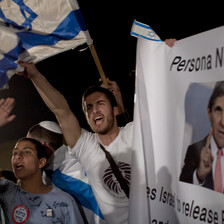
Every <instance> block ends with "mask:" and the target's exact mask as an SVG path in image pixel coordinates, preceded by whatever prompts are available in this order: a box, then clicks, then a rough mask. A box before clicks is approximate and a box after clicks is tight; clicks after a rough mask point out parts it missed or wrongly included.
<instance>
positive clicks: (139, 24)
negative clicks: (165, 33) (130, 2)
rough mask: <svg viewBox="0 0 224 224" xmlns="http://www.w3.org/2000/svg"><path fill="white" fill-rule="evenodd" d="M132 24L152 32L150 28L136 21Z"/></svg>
mask: <svg viewBox="0 0 224 224" xmlns="http://www.w3.org/2000/svg"><path fill="white" fill-rule="evenodd" d="M134 24H136V25H137V26H141V27H143V28H145V29H150V30H152V28H151V27H150V26H148V25H145V24H142V23H139V22H137V21H136V20H134Z"/></svg>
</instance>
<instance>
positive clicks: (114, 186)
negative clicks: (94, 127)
mask: <svg viewBox="0 0 224 224" xmlns="http://www.w3.org/2000/svg"><path fill="white" fill-rule="evenodd" d="M132 133H133V123H129V124H127V125H126V126H125V127H123V128H120V131H119V134H118V136H117V137H116V139H115V140H114V141H113V142H112V143H111V144H110V145H109V146H104V147H105V149H106V150H108V151H109V152H110V154H111V155H112V156H113V158H114V160H115V161H116V162H117V164H118V165H119V164H121V163H122V164H123V165H125V166H127V167H128V168H130V164H131V152H132V150H131V145H132V138H133V137H132ZM99 143H100V140H99V138H98V136H97V134H96V133H91V132H88V131H86V130H84V129H82V134H81V137H80V139H79V140H78V142H77V143H76V145H75V146H74V148H72V149H71V150H72V151H71V154H72V155H74V156H75V157H76V158H77V159H79V160H80V163H81V164H82V165H83V166H84V168H85V170H86V172H87V175H88V178H89V180H90V183H91V186H92V189H93V191H94V194H95V197H96V200H97V202H98V204H99V207H100V209H101V212H102V214H103V216H104V218H105V220H106V222H107V223H110V224H120V223H127V222H128V220H127V219H128V204H129V199H128V198H127V197H126V195H125V193H124V192H123V190H121V189H120V185H119V184H118V183H117V180H116V179H115V178H114V176H113V174H111V173H109V175H107V172H105V171H106V170H107V169H108V168H109V167H110V164H109V162H108V161H107V159H106V157H105V153H104V152H103V151H102V149H101V148H100V145H99ZM119 162H120V163H119ZM122 164H121V165H122ZM119 168H121V166H119ZM121 169H122V168H121ZM123 172H124V173H126V168H124V169H123ZM124 177H125V178H126V179H128V178H127V177H126V176H125V175H124ZM106 178H108V179H109V182H108V184H106V183H105V179H106ZM129 180H130V179H129Z"/></svg>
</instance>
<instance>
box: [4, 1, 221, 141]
mask: <svg viewBox="0 0 224 224" xmlns="http://www.w3.org/2000/svg"><path fill="white" fill-rule="evenodd" d="M121 2H122V4H121ZM125 2H127V3H126V4H125V3H123V1H102V0H98V1H88V3H87V2H86V1H79V5H80V8H81V11H82V13H83V17H84V19H85V22H86V25H87V27H88V29H89V32H90V35H91V37H92V38H93V40H94V45H95V48H96V50H97V53H98V56H99V59H100V61H101V64H102V66H103V69H104V71H105V73H106V76H108V77H109V78H110V79H111V80H115V81H117V83H118V84H119V86H120V88H121V91H122V93H123V98H124V103H125V105H126V107H127V108H128V110H129V112H130V114H132V111H133V95H134V79H135V77H134V75H133V74H131V71H132V70H134V69H135V55H136V43H137V39H136V38H134V37H131V36H130V30H131V26H132V23H133V20H134V19H136V20H137V21H139V22H143V23H146V24H148V25H150V26H151V27H152V28H153V29H154V31H155V32H156V33H157V34H158V35H159V36H160V37H161V39H162V40H164V39H166V38H171V37H172V38H173V37H175V38H177V39H182V38H185V37H188V36H191V35H194V34H197V33H199V32H203V31H206V30H209V29H212V28H215V27H218V26H221V25H223V21H224V19H223V16H222V14H221V6H219V5H218V4H215V2H214V3H213V5H211V4H210V5H206V6H203V4H201V5H200V2H197V8H195V4H196V2H195V1H194V2H195V3H191V2H185V3H182V2H181V3H180V2H179V3H178V4H174V3H170V2H167V3H166V4H164V3H162V2H161V1H158V3H156V2H155V1H152V2H149V1H142V0H141V1H136V2H135V3H134V2H133V1H125ZM204 4H206V3H204ZM220 4H221V3H220ZM37 67H38V68H39V70H40V71H41V72H42V73H43V74H44V75H45V77H46V78H47V79H48V81H49V82H50V83H51V84H52V85H53V86H54V87H56V88H57V89H58V90H59V91H60V92H61V93H62V94H63V95H64V96H65V98H66V99H67V100H68V103H69V105H70V107H71V109H72V110H73V112H74V113H75V114H76V116H77V117H78V118H79V120H80V123H81V126H83V127H85V128H87V125H86V122H85V119H84V116H83V114H82V111H81V95H82V93H83V91H84V90H85V89H86V87H88V86H89V85H92V84H98V83H99V82H98V79H99V74H98V71H97V68H96V65H95V63H94V61H93V58H92V55H91V53H90V51H89V50H88V49H87V50H86V51H82V52H79V51H78V49H75V50H70V51H67V52H64V53H62V54H59V55H57V56H54V57H51V58H49V59H46V60H44V61H42V62H40V63H38V64H37ZM9 86H10V88H9V89H8V90H3V91H0V97H7V96H11V97H14V98H15V99H16V106H15V109H14V111H13V112H14V113H15V114H16V115H17V117H16V119H15V120H14V121H13V122H12V123H10V124H8V125H7V126H5V127H4V128H1V129H0V141H1V143H2V142H4V141H9V140H10V139H16V138H17V139H18V138H20V137H23V136H24V135H25V134H26V132H27V130H28V128H29V127H30V126H31V125H33V124H35V123H37V122H39V121H41V120H55V117H54V115H53V114H52V113H51V112H50V111H49V110H48V109H47V108H46V106H45V105H44V103H43V102H42V100H41V99H40V97H39V95H38V93H37V92H36V90H35V88H34V87H33V86H32V84H31V82H30V81H29V80H27V79H24V78H23V77H19V76H13V78H12V79H11V80H10V82H9Z"/></svg>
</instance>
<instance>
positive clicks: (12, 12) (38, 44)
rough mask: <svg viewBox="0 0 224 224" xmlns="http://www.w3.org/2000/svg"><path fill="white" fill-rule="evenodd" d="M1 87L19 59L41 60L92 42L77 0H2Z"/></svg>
mask: <svg viewBox="0 0 224 224" xmlns="http://www.w3.org/2000/svg"><path fill="white" fill-rule="evenodd" d="M0 43H1V45H0V89H1V88H2V87H3V86H5V84H7V82H8V80H9V78H10V77H11V76H12V75H13V74H14V73H15V72H16V71H18V68H17V66H18V65H17V63H16V62H17V61H18V60H22V61H26V62H34V63H37V62H39V61H41V60H43V59H45V58H47V57H50V56H53V55H55V54H58V53H61V52H63V51H66V50H69V49H72V48H75V47H77V46H79V45H81V44H84V43H88V44H91V43H92V39H91V37H90V35H89V32H88V30H87V28H86V26H85V22H84V19H83V17H82V14H81V11H80V9H79V6H78V3H77V2H76V0H47V1H46V0H38V1H36V0H0Z"/></svg>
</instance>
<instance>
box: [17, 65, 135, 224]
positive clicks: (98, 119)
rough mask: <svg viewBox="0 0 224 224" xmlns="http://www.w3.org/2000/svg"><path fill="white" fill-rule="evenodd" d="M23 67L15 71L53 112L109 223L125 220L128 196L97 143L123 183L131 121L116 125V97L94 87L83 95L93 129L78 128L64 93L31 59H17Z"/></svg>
mask: <svg viewBox="0 0 224 224" xmlns="http://www.w3.org/2000/svg"><path fill="white" fill-rule="evenodd" d="M19 64H20V65H21V66H22V67H24V68H25V71H24V72H21V73H19V75H23V76H26V77H27V78H29V79H30V80H31V81H32V82H33V84H34V86H35V87H36V89H37V91H38V92H39V94H40V95H41V97H42V99H43V100H44V102H45V103H46V105H47V106H48V107H49V109H50V110H51V111H52V112H53V113H54V114H55V116H56V118H57V120H58V122H59V124H60V127H61V128H62V132H63V135H64V138H65V140H66V142H67V144H68V146H69V147H70V149H71V152H72V154H73V155H74V156H75V157H76V158H77V159H78V160H80V162H81V164H82V165H83V166H84V168H85V170H86V172H87V175H88V178H89V180H90V183H91V186H92V189H93V191H94V194H95V197H96V200H97V202H98V205H99V207H100V209H101V212H102V213H103V216H104V218H105V220H106V222H107V223H109V224H113V223H114V224H115V223H116V224H119V223H127V222H128V201H129V200H128V197H127V196H126V194H125V193H124V191H123V190H122V188H121V185H120V183H118V180H117V178H116V177H115V175H114V173H113V172H112V169H111V166H110V163H109V162H108V160H107V159H106V156H105V153H104V151H103V150H102V149H101V146H100V144H101V145H103V146H104V148H105V149H106V150H107V151H109V152H110V154H111V155H112V157H113V159H114V160H115V163H116V164H117V166H118V167H119V170H120V171H121V174H122V176H123V178H124V179H125V181H126V183H127V185H129V181H130V170H131V166H130V164H131V141H132V138H133V136H132V123H129V124H127V125H126V126H125V127H124V128H119V127H118V125H117V120H116V116H117V115H118V114H119V113H120V111H119V109H120V108H119V106H118V105H117V101H119V100H120V99H121V95H120V93H119V91H118V96H117V97H116V96H115V97H116V99H117V101H116V99H115V98H114V95H113V94H112V93H111V92H110V91H109V90H107V89H105V88H102V87H94V88H91V89H88V90H87V92H86V93H85V94H84V96H83V108H84V112H85V115H86V119H87V122H88V124H89V125H90V127H91V129H92V130H93V132H95V133H92V132H87V131H85V130H83V129H81V127H80V125H79V122H78V120H77V118H76V117H75V115H74V114H73V112H72V111H71V110H70V108H69V105H68V103H67V101H66V100H65V98H64V96H63V95H62V94H61V93H60V92H58V91H57V90H56V89H55V88H54V87H52V86H51V84H50V83H49V82H48V81H47V80H46V79H45V77H44V76H42V74H41V73H40V72H39V71H38V70H37V69H36V67H35V65H34V64H32V63H24V62H19Z"/></svg>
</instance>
